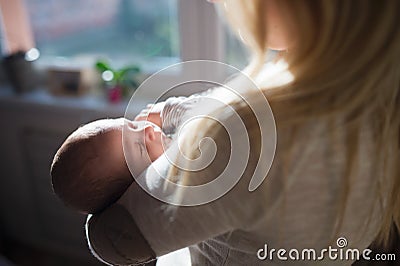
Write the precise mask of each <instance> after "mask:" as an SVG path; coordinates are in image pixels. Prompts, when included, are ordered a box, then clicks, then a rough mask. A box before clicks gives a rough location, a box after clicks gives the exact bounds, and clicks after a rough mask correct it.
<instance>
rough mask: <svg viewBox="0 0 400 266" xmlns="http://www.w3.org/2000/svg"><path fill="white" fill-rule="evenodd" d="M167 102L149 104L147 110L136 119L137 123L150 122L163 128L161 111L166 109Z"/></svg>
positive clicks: (141, 112)
mask: <svg viewBox="0 0 400 266" xmlns="http://www.w3.org/2000/svg"><path fill="white" fill-rule="evenodd" d="M164 105H165V102H160V103H156V104H148V105H147V106H146V108H145V109H143V110H142V111H140V113H139V114H138V115H137V116H136V117H135V121H145V120H147V121H150V122H152V123H154V124H156V125H157V126H159V127H160V128H162V121H161V111H162V109H163V108H164Z"/></svg>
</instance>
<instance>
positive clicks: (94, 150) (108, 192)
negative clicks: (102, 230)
mask: <svg viewBox="0 0 400 266" xmlns="http://www.w3.org/2000/svg"><path fill="white" fill-rule="evenodd" d="M125 122H127V125H128V126H129V128H131V129H133V130H128V132H129V135H128V136H129V138H135V140H134V142H132V143H134V144H137V145H134V147H132V149H131V150H132V151H133V153H137V154H143V153H144V151H143V150H141V149H142V148H144V149H145V153H146V154H147V153H148V154H152V153H154V154H156V155H155V156H156V157H157V154H158V153H157V152H154V151H155V150H158V147H157V146H158V138H157V137H155V136H157V135H156V132H155V131H154V128H153V127H149V126H146V127H140V128H139V127H137V126H134V123H135V122H131V121H127V120H124V119H123V118H120V119H105V120H99V121H95V122H92V123H89V124H87V125H85V126H83V127H80V128H79V129H77V130H76V131H75V132H73V133H72V134H71V135H70V136H69V137H68V138H67V139H66V140H65V142H64V143H63V144H62V146H61V147H60V149H59V150H58V151H57V153H56V155H55V156H54V160H53V164H52V166H51V176H52V183H53V189H54V192H55V193H56V194H57V195H58V196H59V197H60V198H61V199H62V200H63V202H64V203H65V204H66V205H68V206H70V207H72V208H74V209H76V210H78V211H80V212H82V213H96V212H98V211H101V210H102V209H104V208H105V207H107V206H109V205H110V204H112V203H113V202H115V201H116V200H118V198H119V197H120V196H121V195H122V194H123V193H124V192H125V190H126V189H127V188H128V186H129V185H130V184H131V183H132V181H133V180H134V179H133V178H132V176H131V174H130V172H129V169H128V167H127V165H126V162H125V157H124V153H123V148H122V130H123V127H124V123H125ZM159 155H160V154H159ZM159 155H158V156H159ZM150 159H151V160H154V159H156V158H150ZM150 163H151V161H150V160H149V157H148V156H135V162H134V163H133V164H134V165H135V170H136V171H137V172H142V171H143V170H144V169H145V168H146V167H147V166H148V165H149V164H150ZM136 166H137V169H136ZM136 171H135V172H136Z"/></svg>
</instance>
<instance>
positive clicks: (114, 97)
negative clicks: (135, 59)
mask: <svg viewBox="0 0 400 266" xmlns="http://www.w3.org/2000/svg"><path fill="white" fill-rule="evenodd" d="M96 69H97V71H99V73H100V74H101V78H102V80H103V84H104V87H105V88H106V90H107V97H108V100H109V101H110V102H112V103H117V102H119V101H121V99H122V98H124V97H125V98H126V97H129V96H130V95H131V94H132V92H133V91H134V90H136V89H137V87H138V86H139V82H138V75H139V74H140V72H141V70H140V68H139V67H138V66H137V65H129V66H126V67H123V68H120V69H115V68H112V67H111V65H110V64H109V63H108V62H107V61H104V60H99V61H97V62H96Z"/></svg>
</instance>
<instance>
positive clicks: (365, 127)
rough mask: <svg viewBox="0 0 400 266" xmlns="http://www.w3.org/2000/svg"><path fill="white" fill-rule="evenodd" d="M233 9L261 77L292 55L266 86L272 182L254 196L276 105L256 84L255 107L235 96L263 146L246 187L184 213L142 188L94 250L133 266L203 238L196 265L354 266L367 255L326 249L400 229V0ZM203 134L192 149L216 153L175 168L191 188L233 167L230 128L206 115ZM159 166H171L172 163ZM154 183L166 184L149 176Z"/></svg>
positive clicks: (229, 4) (92, 224) (228, 6)
mask: <svg viewBox="0 0 400 266" xmlns="http://www.w3.org/2000/svg"><path fill="white" fill-rule="evenodd" d="M220 4H221V8H222V9H223V10H224V11H225V13H226V16H227V18H228V21H229V22H230V24H231V26H233V29H234V30H235V31H237V32H239V34H240V35H241V37H242V38H243V39H244V40H245V41H246V43H247V44H248V46H249V48H250V49H251V51H252V52H253V55H254V60H253V62H252V64H251V65H250V66H249V68H248V69H247V71H248V73H250V74H251V75H252V76H253V77H254V79H255V80H262V79H263V75H264V72H262V71H260V70H261V68H262V65H263V63H264V59H265V55H266V51H267V49H268V48H272V49H279V50H282V51H284V52H283V53H282V54H281V58H282V59H284V60H285V61H286V62H287V64H288V70H289V71H290V73H291V74H292V75H293V80H292V81H290V82H288V83H286V84H284V85H282V84H281V85H279V86H275V87H268V88H263V90H262V91H263V93H264V95H265V96H266V97H267V98H268V101H269V104H270V105H271V108H272V111H273V113H274V116H275V120H276V127H277V136H278V144H277V149H276V155H275V160H274V162H273V165H272V168H271V170H270V172H269V173H268V177H267V179H266V180H265V181H264V182H263V183H262V185H261V186H260V187H259V188H258V189H257V190H255V191H253V192H250V191H249V190H248V184H249V182H250V179H251V177H252V174H253V172H254V170H255V168H256V165H257V162H258V158H259V156H260V154H261V152H262V149H263V148H262V146H261V144H260V143H261V142H260V140H261V137H262V136H261V134H260V127H259V124H258V122H257V119H256V118H255V115H254V112H253V111H254V110H252V109H251V108H249V105H251V106H252V107H253V108H255V109H257V108H262V107H263V105H264V104H265V102H263V101H262V100H260V99H259V98H260V97H256V96H254V97H253V95H256V94H255V93H253V92H248V94H247V95H246V97H247V98H248V99H249V102H248V105H246V104H243V102H235V103H232V107H233V108H234V110H235V112H236V113H237V114H239V116H240V117H241V118H242V121H244V124H245V127H246V129H247V134H248V135H249V138H248V139H249V140H250V144H249V145H250V156H249V158H248V164H247V167H246V169H245V171H244V173H243V174H241V176H240V177H241V179H240V181H239V182H238V183H237V185H236V186H235V187H234V188H233V189H232V190H231V191H230V192H229V193H227V194H226V195H224V196H223V197H221V198H219V199H217V200H215V201H212V202H209V203H207V204H203V205H199V206H194V207H179V206H170V205H167V204H165V203H162V202H160V201H158V200H156V199H154V198H152V197H151V196H149V195H148V194H146V192H144V191H143V190H142V189H141V188H140V187H139V186H138V185H137V184H136V183H135V182H134V183H133V184H132V185H131V187H130V188H129V189H128V190H127V192H125V194H124V195H123V197H122V198H121V199H120V200H119V201H118V203H117V204H114V205H113V206H111V207H109V208H108V209H106V210H105V211H103V212H102V213H100V214H96V215H94V216H92V217H90V218H89V219H88V223H87V234H88V239H89V242H90V244H91V247H92V249H93V251H94V253H95V254H97V256H99V257H100V258H101V259H103V260H105V261H107V262H109V263H113V264H133V263H140V262H145V261H148V260H150V259H152V258H155V257H156V256H160V255H163V254H166V253H169V252H171V251H173V250H177V249H179V248H182V247H187V246H190V251H191V260H192V264H193V265H257V264H268V263H270V264H288V263H290V262H292V263H294V264H295V265H301V264H304V265H309V264H312V263H319V262H320V261H323V263H325V264H327V263H328V264H338V265H346V264H351V263H352V262H353V261H354V257H343V256H342V257H341V258H339V257H336V258H334V256H333V257H330V256H328V254H327V253H326V252H325V253H324V252H321V251H323V250H324V249H327V250H328V248H336V249H338V250H339V249H340V250H345V249H346V248H356V249H358V250H359V251H360V252H361V253H362V252H363V250H364V249H366V248H367V247H368V246H369V245H370V244H371V242H372V241H373V240H375V239H378V240H379V241H381V242H382V243H385V241H386V240H387V239H388V237H389V233H390V231H391V226H392V224H394V225H395V226H396V228H397V229H398V228H399V226H400V208H399V206H400V175H399V174H400V173H399V167H398V165H397V162H398V161H399V158H400V157H399V139H400V137H399V130H400V111H399V110H400V95H399V91H400V90H399V81H400V63H399V62H400V39H399V38H400V37H399V32H398V25H399V24H400V23H399V22H400V21H399V19H400V14H399V11H400V2H399V1H390V0H386V1H374V0H370V1H364V0H359V1H357V0H354V1H347V0H343V1H340V0H337V1H314V0H302V1H300V0H299V1H286V0H285V1H284V0H279V1H276V0H231V1H229V0H227V1H223V2H222V3H220ZM277 75H280V74H279V73H278V74H277ZM282 75H283V74H282ZM229 119H230V118H229V117H228V118H226V121H227V123H229V121H230V120H229ZM199 131H200V134H199V135H197V136H184V137H183V138H182V143H183V144H184V145H183V149H184V152H185V154H186V155H187V156H189V157H193V158H195V157H196V156H197V155H198V150H197V149H196V148H194V147H193V145H192V143H198V141H199V140H201V139H202V138H205V137H210V138H212V139H213V140H214V141H215V143H216V145H217V147H218V149H217V153H216V155H215V158H214V161H213V163H212V164H210V165H209V166H208V167H206V168H205V169H202V170H200V171H184V170H180V169H178V168H177V167H174V166H168V167H164V168H163V169H164V171H165V172H166V173H168V175H169V176H170V177H172V178H175V179H178V180H180V182H182V183H186V184H191V183H192V180H196V182H197V180H199V179H200V180H203V181H209V180H212V179H214V178H215V177H216V176H218V174H219V173H220V172H221V171H223V170H224V167H225V166H226V165H227V163H228V161H229V158H228V157H229V143H228V142H229V141H228V142H227V140H229V137H228V133H229V132H228V133H227V132H226V130H224V128H223V127H222V126H220V125H219V124H218V123H217V122H215V123H209V122H207V123H206V122H204V123H202V124H200V125H199ZM208 148H209V147H203V149H204V150H207V149H208ZM214 162H216V163H214ZM154 164H155V165H156V166H157V165H158V166H160V165H169V164H168V160H167V159H166V158H163V157H162V158H160V159H158V160H157V161H156V162H155V163H154ZM144 178H147V179H149V180H152V179H153V180H154V179H155V180H158V179H159V177H158V175H157V174H155V172H154V171H149V170H148V171H147V173H145V175H144ZM158 181H159V180H158ZM159 183H161V185H158V187H157V185H154V184H157V182H155V183H154V184H153V185H154V187H153V189H159V187H161V186H162V181H160V182H159ZM174 196H177V197H188V196H190V195H185V194H184V193H183V195H174ZM116 217H117V218H116ZM311 248H312V249H314V250H315V251H316V255H315V256H314V254H313V252H312V251H310V250H308V249H311ZM272 249H274V251H272V254H271V250H272ZM279 249H282V251H279V252H278V250H279ZM291 250H297V251H298V252H297V253H296V251H291ZM274 252H275V253H274ZM290 252H292V253H290ZM278 253H279V256H278ZM366 253H368V252H366ZM304 254H305V255H304ZM343 254H344V253H343ZM363 254H364V253H363ZM364 255H365V254H364ZM367 255H368V254H367ZM367 257H368V256H367ZM360 258H361V257H360ZM364 258H365V257H364Z"/></svg>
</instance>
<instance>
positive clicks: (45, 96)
mask: <svg viewBox="0 0 400 266" xmlns="http://www.w3.org/2000/svg"><path fill="white" fill-rule="evenodd" d="M143 102H144V103H145V102H147V101H146V100H145V99H143ZM0 105H1V106H2V107H6V106H7V107H8V106H9V107H10V108H20V107H21V106H25V107H27V106H33V107H35V108H37V107H42V108H45V109H49V110H54V109H57V108H59V109H60V108H61V109H71V110H74V111H76V112H96V113H102V114H104V115H106V116H110V117H112V116H113V117H115V116H124V114H125V109H126V106H127V105H128V101H127V100H123V101H121V102H119V103H109V102H108V101H107V100H106V99H105V98H103V97H98V96H93V95H85V96H55V95H52V94H50V93H49V92H47V91H46V90H45V89H44V88H41V89H37V90H34V91H32V92H25V93H21V94H16V93H15V92H14V91H13V90H12V89H11V87H10V86H7V85H1V86H0ZM139 111H140V110H137V112H139Z"/></svg>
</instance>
